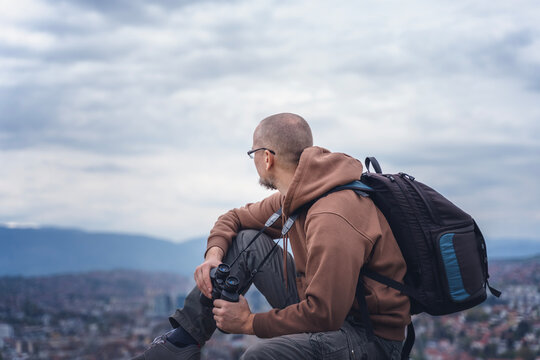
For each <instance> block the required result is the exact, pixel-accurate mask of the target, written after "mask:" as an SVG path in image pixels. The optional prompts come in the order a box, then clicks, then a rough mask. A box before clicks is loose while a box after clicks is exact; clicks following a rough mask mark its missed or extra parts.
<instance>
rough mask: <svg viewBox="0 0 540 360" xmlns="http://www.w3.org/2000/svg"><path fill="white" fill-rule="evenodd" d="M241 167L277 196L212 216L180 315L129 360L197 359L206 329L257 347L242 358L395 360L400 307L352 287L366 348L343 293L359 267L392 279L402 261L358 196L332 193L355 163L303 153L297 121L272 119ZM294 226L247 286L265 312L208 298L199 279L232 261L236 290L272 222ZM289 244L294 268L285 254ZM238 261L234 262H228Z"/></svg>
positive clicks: (389, 292) (382, 290) (372, 287)
mask: <svg viewBox="0 0 540 360" xmlns="http://www.w3.org/2000/svg"><path fill="white" fill-rule="evenodd" d="M248 155H250V157H252V158H253V160H254V163H255V167H256V169H257V172H258V174H259V176H260V180H259V182H260V184H261V185H263V186H265V187H267V188H269V189H277V190H278V192H276V193H274V194H273V195H271V196H269V197H267V198H266V199H264V200H262V201H260V202H257V203H253V204H247V205H246V206H244V207H242V208H239V209H233V210H231V211H229V212H228V213H226V214H224V215H222V216H221V217H220V218H219V219H218V220H217V222H216V224H215V225H214V228H213V229H212V230H211V232H210V236H209V238H208V246H207V251H206V254H205V261H204V262H203V263H202V264H201V265H200V266H198V267H197V268H196V270H195V274H194V277H195V281H196V283H197V286H196V288H195V289H193V291H192V292H191V293H190V294H189V295H188V297H187V299H186V302H185V306H184V308H183V309H181V310H177V311H176V313H175V314H174V315H173V316H172V317H171V318H170V319H169V320H170V322H171V324H172V326H173V327H174V328H175V330H172V331H171V332H170V333H168V334H165V335H164V336H162V337H160V338H157V339H156V341H154V344H153V346H152V347H151V348H150V349H148V350H147V351H146V352H145V353H144V354H143V355H141V356H139V357H137V358H136V359H137V360H141V359H145V360H153V359H198V358H199V357H200V346H202V345H204V343H205V342H206V341H207V340H208V339H209V338H210V337H211V335H212V333H213V332H214V331H215V329H216V326H217V327H218V328H220V329H222V330H224V331H227V332H229V333H237V334H255V335H257V336H258V337H260V338H265V339H264V340H261V341H260V342H258V343H256V344H255V345H253V346H251V347H250V348H248V349H247V350H246V352H245V353H244V355H243V357H242V358H243V359H313V358H332V359H349V358H354V359H364V358H377V359H399V356H400V352H401V341H402V340H403V339H404V333H405V327H406V325H407V324H408V323H409V322H410V316H409V301H408V298H407V297H406V296H404V295H401V294H400V293H399V292H398V291H396V290H394V289H392V288H390V287H387V286H385V285H382V284H380V283H378V282H375V281H373V280H371V279H367V278H366V279H364V284H365V295H366V296H365V298H366V302H367V305H368V310H369V314H370V315H369V317H370V319H371V322H372V325H373V331H374V333H375V335H376V336H375V339H374V341H372V342H369V341H368V340H367V337H366V331H365V329H364V323H365V319H362V316H361V312H360V307H359V306H358V303H357V301H356V299H355V289H356V285H357V281H358V276H359V273H360V269H361V268H362V267H363V266H367V267H368V268H370V269H372V270H374V271H376V272H378V273H381V274H382V275H386V276H388V277H391V278H393V279H395V280H397V281H402V280H403V276H404V275H405V271H406V266H405V261H404V260H403V257H402V255H401V252H400V250H399V247H398V245H397V243H396V241H395V239H394V237H393V235H392V232H391V230H390V227H389V226H388V223H387V222H386V219H385V218H384V216H383V215H382V214H381V212H380V211H379V210H378V209H377V208H376V207H375V205H374V204H373V202H372V201H371V199H369V198H368V197H362V196H358V195H357V194H356V193H355V192H354V191H352V190H343V191H338V192H333V193H331V194H329V195H327V196H324V197H322V198H320V199H319V200H318V201H316V202H315V203H313V204H311V202H312V200H314V199H317V198H319V197H320V196H321V195H324V194H325V193H327V192H328V191H329V190H331V189H333V188H334V187H336V186H339V185H343V184H347V183H349V182H351V181H353V180H358V179H360V176H361V174H362V164H361V163H360V162H359V161H358V160H356V159H354V158H351V157H349V156H347V155H345V154H341V153H331V152H329V151H328V150H325V149H323V148H320V147H314V146H313V140H312V135H311V129H310V127H309V125H308V123H307V122H306V121H305V120H304V119H303V118H301V117H300V116H298V115H295V114H289V113H283V114H277V115H273V116H270V117H268V118H266V119H264V120H262V121H261V123H260V124H259V125H258V126H257V128H256V129H255V132H254V134H253V146H252V149H251V150H250V151H248ZM279 208H282V217H281V219H280V220H279V221H277V222H276V223H275V224H274V225H273V226H272V227H270V228H268V229H267V230H266V231H265V234H263V235H262V236H261V237H259V238H258V239H257V240H256V241H255V242H254V243H253V244H252V245H251V246H250V247H249V248H248V249H247V250H246V251H245V252H243V253H241V251H242V250H243V249H244V248H245V247H246V246H247V244H248V243H249V241H250V240H251V239H252V238H253V236H254V235H255V234H256V232H255V231H254V230H248V229H261V228H262V227H263V226H264V224H265V222H266V220H267V219H268V218H269V217H270V216H271V215H272V214H273V213H275V212H276V211H277V210H278V209H279ZM293 214H297V216H298V217H297V219H296V221H295V223H294V225H293V226H292V228H291V229H290V231H289V232H288V234H287V235H286V236H285V237H284V249H285V251H283V250H282V249H281V248H278V249H279V251H277V252H275V253H273V255H272V256H271V257H270V258H269V259H268V261H267V262H266V263H265V265H264V266H263V268H262V271H261V272H259V273H257V275H256V276H255V277H254V279H253V283H254V284H255V286H257V288H258V289H259V290H260V291H261V292H262V293H263V295H264V296H265V297H266V298H267V300H268V301H269V303H270V305H272V307H273V308H274V309H273V310H271V311H269V312H266V313H259V314H253V313H251V311H250V309H249V305H248V303H247V301H246V299H245V298H244V297H243V296H240V300H239V302H237V303H233V302H227V301H224V300H221V299H219V300H215V301H214V303H213V305H214V306H213V308H212V307H205V306H203V305H201V303H200V301H199V297H200V293H201V292H202V294H203V295H204V296H206V297H211V291H212V283H211V280H210V275H209V274H210V270H211V269H212V268H214V267H217V266H218V265H219V264H220V263H222V262H224V263H227V264H231V263H232V261H233V260H234V259H235V258H237V257H238V261H237V262H236V263H235V265H234V266H233V267H232V270H231V273H232V274H234V275H235V276H237V277H238V278H239V279H240V283H241V285H245V284H246V283H247V281H248V279H249V276H250V274H251V271H252V270H254V269H256V268H257V266H258V265H259V264H260V262H261V260H262V259H263V258H264V257H265V256H266V254H268V252H269V251H270V249H271V246H272V245H273V244H274V243H273V241H272V239H275V238H279V237H280V236H281V229H282V225H283V224H284V223H285V221H286V220H287V219H288V218H289V217H290V216H291V215H293ZM287 238H288V239H290V244H291V248H292V252H293V254H294V259H293V258H292V257H291V256H290V254H288V252H287V247H288V242H287ZM239 254H240V255H239Z"/></svg>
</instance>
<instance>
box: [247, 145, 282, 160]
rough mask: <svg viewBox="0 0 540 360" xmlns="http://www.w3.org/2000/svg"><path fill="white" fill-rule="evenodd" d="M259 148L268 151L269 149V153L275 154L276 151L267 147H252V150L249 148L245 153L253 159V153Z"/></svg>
mask: <svg viewBox="0 0 540 360" xmlns="http://www.w3.org/2000/svg"><path fill="white" fill-rule="evenodd" d="M259 150H268V151H270V153H271V154H272V155H276V153H275V152H274V151H272V150H270V149H267V148H264V147H262V148H258V149H253V150H249V151H248V152H247V154H248V156H249V157H250V158H251V159H253V154H254V153H256V152H257V151H259Z"/></svg>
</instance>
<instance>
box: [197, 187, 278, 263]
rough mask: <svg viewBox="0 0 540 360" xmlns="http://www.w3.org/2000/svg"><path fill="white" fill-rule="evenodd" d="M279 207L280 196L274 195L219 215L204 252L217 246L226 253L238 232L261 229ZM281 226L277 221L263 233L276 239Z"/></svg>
mask: <svg viewBox="0 0 540 360" xmlns="http://www.w3.org/2000/svg"><path fill="white" fill-rule="evenodd" d="M280 207H281V195H280V194H279V193H275V194H273V195H271V196H269V197H267V198H266V199H264V200H262V201H259V202H256V203H252V204H247V205H245V206H243V207H241V208H238V209H233V210H230V211H228V212H227V213H225V214H223V215H221V216H220V217H219V218H218V220H217V221H216V223H215V224H214V227H213V228H212V230H211V231H210V236H209V237H208V243H207V246H206V251H208V249H210V248H211V247H214V246H217V247H219V248H221V249H222V250H223V252H224V253H226V252H227V250H228V248H229V245H230V244H231V242H232V240H233V239H234V237H236V235H237V234H238V232H239V231H240V230H244V229H256V230H258V229H262V228H263V226H264V224H265V223H266V220H268V218H269V217H270V216H271V215H272V214H273V213H275V212H276V211H277V210H278V209H279V208H280ZM281 226H282V224H281V220H278V221H276V223H275V224H274V225H273V226H272V227H270V228H269V229H267V230H266V231H265V232H266V233H267V234H268V235H270V236H272V237H274V238H278V237H279V236H280V234H281V232H280V231H281ZM205 255H206V253H205Z"/></svg>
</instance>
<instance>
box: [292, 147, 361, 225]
mask: <svg viewBox="0 0 540 360" xmlns="http://www.w3.org/2000/svg"><path fill="white" fill-rule="evenodd" d="M361 176H362V163H361V162H360V161H358V160H357V159H355V158H353V157H350V156H349V155H346V154H342V153H332V152H330V151H329V150H326V149H324V148H321V147H317V146H312V147H309V148H306V149H305V150H304V151H303V152H302V156H301V157H300V162H299V163H298V167H297V168H296V171H295V173H294V177H293V180H292V182H291V185H290V186H289V189H288V191H287V195H286V196H285V199H284V201H283V213H284V214H285V215H286V216H290V215H291V214H292V213H294V212H295V211H296V210H297V209H298V208H300V207H301V206H302V205H304V204H306V203H308V202H310V201H312V200H314V199H316V198H318V197H320V196H321V195H323V194H325V193H326V192H328V191H329V190H331V189H333V188H335V187H336V186H339V185H344V184H347V183H350V182H351V181H354V180H359V179H360V177H361Z"/></svg>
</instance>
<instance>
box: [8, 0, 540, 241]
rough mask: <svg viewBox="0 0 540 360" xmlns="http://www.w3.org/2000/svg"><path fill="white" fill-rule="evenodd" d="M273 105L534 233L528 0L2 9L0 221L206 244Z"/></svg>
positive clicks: (249, 178)
mask: <svg viewBox="0 0 540 360" xmlns="http://www.w3.org/2000/svg"><path fill="white" fill-rule="evenodd" d="M279 112H295V113H298V114H300V115H302V116H303V117H304V118H306V119H307V120H308V122H309V123H310V124H311V126H312V129H313V133H314V138H315V143H316V144H317V145H320V146H323V147H326V148H329V149H331V150H332V151H339V152H346V153H349V154H350V155H352V156H355V157H357V158H359V159H363V158H364V157H365V156H368V155H370V156H376V157H377V158H378V159H379V161H380V162H381V165H382V167H383V170H385V171H386V172H398V171H405V172H408V173H410V174H412V175H414V176H415V177H416V178H417V179H418V180H420V181H422V182H425V183H427V184H429V185H431V186H433V187H435V188H436V189H438V190H439V191H440V192H442V193H443V194H444V195H445V196H447V197H448V198H449V199H450V200H452V201H454V202H455V203H456V204H458V205H459V206H461V207H462V208H463V209H464V210H465V211H467V212H469V213H470V214H471V215H473V217H475V219H476V220H477V222H478V223H479V225H480V227H481V228H482V229H483V231H484V234H485V235H486V236H487V237H488V238H489V239H490V240H491V239H501V238H508V237H514V238H517V237H525V238H531V239H537V240H539V241H540V237H539V236H538V233H539V230H540V190H539V182H540V181H539V178H540V7H539V6H538V2H537V0H530V1H503V0H490V1H485V0H470V1H433V0H426V1H416V0H413V1H406V2H404V1H380V0H377V1H313V0H309V1H308V0H305V1H271V0H263V1H201V0H197V1H188V0H184V1H179V0H158V1H143V0H119V1H111V0H94V1H90V0H69V1H62V0H17V1H12V0H0V166H1V169H2V171H1V176H0V223H4V224H10V225H12V226H15V225H17V224H19V225H21V224H22V225H54V226H62V227H77V228H82V229H86V230H92V231H115V232H116V231H118V232H130V233H142V234H148V235H154V236H159V237H164V238H167V239H170V240H173V241H182V240H185V239H187V238H191V237H195V236H205V235H207V234H208V232H209V230H210V228H211V226H212V225H213V223H214V222H215V220H216V219H217V217H218V216H219V215H220V214H221V213H223V212H225V211H226V210H228V209H230V208H232V207H238V206H241V205H243V204H245V203H246V202H252V201H256V200H259V199H262V198H263V197H265V196H267V195H269V194H270V193H269V192H268V191H267V190H264V189H262V188H261V187H260V186H259V185H258V182H257V181H258V176H257V174H256V171H255V168H254V166H253V164H252V162H251V161H250V159H249V158H248V157H247V155H246V151H247V150H248V149H249V148H250V147H251V136H252V131H253V129H254V128H255V126H256V125H257V123H258V122H259V121H260V120H261V119H262V118H264V117H266V116H268V115H271V114H274V113H279Z"/></svg>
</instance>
